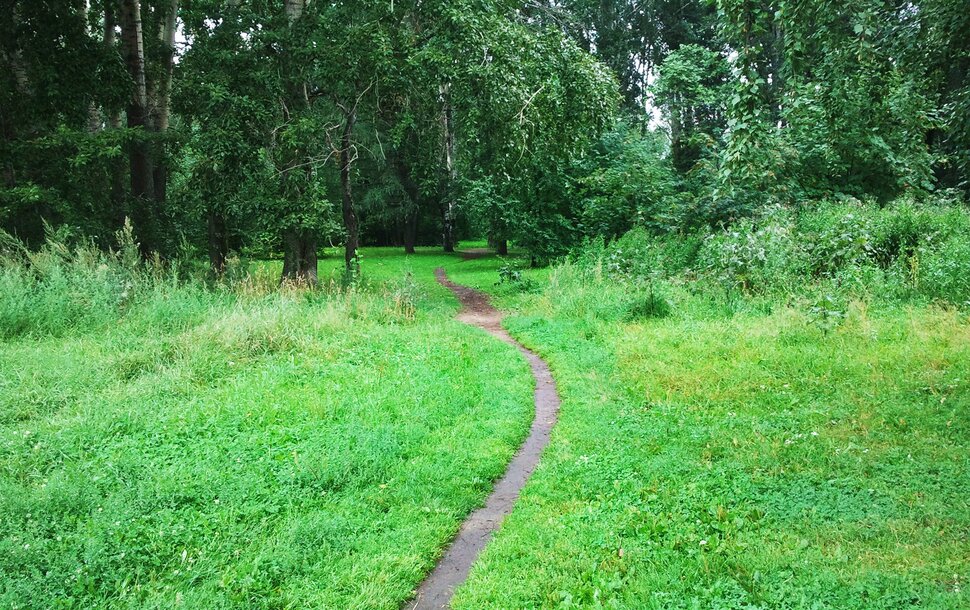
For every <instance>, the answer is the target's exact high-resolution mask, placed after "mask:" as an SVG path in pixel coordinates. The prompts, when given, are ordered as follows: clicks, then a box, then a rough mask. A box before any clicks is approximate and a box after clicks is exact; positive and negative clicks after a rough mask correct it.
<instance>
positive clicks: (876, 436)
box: [453, 204, 970, 609]
mask: <svg viewBox="0 0 970 610" xmlns="http://www.w3.org/2000/svg"><path fill="white" fill-rule="evenodd" d="M850 220H851V221H852V222H849V221H850ZM967 220H968V216H967V214H966V212H964V211H961V210H959V209H952V208H946V207H943V208H936V207H932V208H922V207H913V206H910V205H908V204H903V205H899V206H892V207H889V208H886V209H881V210H880V209H876V208H872V207H865V206H855V207H852V208H845V207H837V208H824V207H823V208H822V209H820V210H818V211H812V212H809V213H807V214H802V215H799V216H797V217H795V216H792V215H788V214H781V215H778V214H776V213H772V214H770V215H767V216H766V217H765V218H763V219H760V220H757V221H752V222H750V223H748V224H747V225H746V227H745V228H743V229H742V228H732V229H730V230H727V231H718V232H712V233H710V234H706V235H704V234H701V235H691V236H685V237H683V238H668V239H663V240H656V239H650V238H648V237H647V236H645V235H644V234H642V233H633V234H630V235H627V236H626V237H625V238H624V239H621V240H619V241H618V242H616V243H614V244H611V245H610V246H608V247H604V246H602V245H601V244H593V245H591V246H590V247H588V248H586V249H584V250H583V251H581V252H580V253H578V254H577V256H575V257H574V261H573V262H571V263H568V264H566V265H564V266H560V267H558V268H554V269H552V270H551V271H546V270H541V271H537V272H532V271H529V270H523V271H522V272H521V274H522V275H521V280H520V282H522V283H524V285H525V287H526V288H528V286H529V283H530V282H531V283H538V284H541V285H542V286H543V288H542V290H540V291H538V292H537V293H536V292H533V291H532V290H530V289H523V290H521V291H518V292H517V291H516V290H515V289H514V288H511V287H509V286H510V283H509V282H504V283H500V284H498V285H493V287H492V290H495V291H496V293H497V298H498V299H499V300H500V301H501V302H503V303H505V304H506V306H514V307H516V308H517V309H518V311H517V313H516V315H514V316H513V317H512V318H510V319H509V320H508V327H509V329H510V330H511V331H512V333H513V334H514V335H515V336H516V337H517V338H518V339H519V340H520V341H523V342H524V343H526V344H527V345H528V346H529V347H531V348H533V349H536V350H538V351H539V353H541V354H542V355H543V356H544V357H546V358H547V359H548V360H549V362H550V364H551V366H552V368H553V373H554V375H555V376H556V378H557V380H558V383H559V387H560V392H561V394H562V397H563V405H562V414H561V418H560V422H559V424H558V426H557V428H556V430H555V432H554V435H553V440H552V444H551V445H550V447H549V450H548V451H547V452H546V454H545V455H544V457H543V461H542V463H541V464H540V467H539V470H538V471H537V473H536V475H535V476H534V478H533V479H532V481H531V482H530V484H529V485H528V486H527V488H526V490H525V492H524V494H523V497H522V499H521V500H520V502H519V504H518V505H517V506H516V510H515V512H513V514H512V516H511V517H510V518H509V520H508V521H507V522H506V524H505V526H504V527H503V529H502V531H501V532H500V533H499V535H498V536H497V538H496V540H495V541H494V543H493V544H492V545H491V546H490V547H489V548H488V549H487V550H486V552H485V553H484V555H483V556H482V558H481V559H480V561H479V563H478V564H477V566H476V567H475V569H474V570H473V573H472V577H471V579H470V581H469V583H468V584H467V585H466V586H465V588H463V589H462V590H461V591H460V592H459V594H458V596H457V598H456V603H455V604H454V606H455V607H456V608H469V609H471V608H532V607H543V608H573V607H576V608H600V607H602V608H631V609H632V608H833V609H834V608H839V609H843V608H859V609H862V608H866V609H869V608H886V609H889V608H903V607H921V608H939V609H944V608H958V607H964V606H966V605H967V604H968V603H970V602H968V599H967V593H966V584H967V579H968V577H970V574H968V572H967V568H968V565H967V562H966V557H968V556H970V541H968V540H970V539H968V533H970V532H968V526H970V502H968V500H967V498H970V468H968V467H970V463H968V461H967V455H968V439H970V321H968V318H967V305H968V298H970V289H968V286H967V283H966V282H967V281H968V278H970V272H968V269H967V268H966V261H967V260H968V259H966V258H960V257H954V256H953V255H952V253H953V252H959V251H962V250H963V249H965V248H966V247H967V244H968V243H970V231H968V224H967ZM860 227H861V229H860ZM822 251H825V252H827V253H828V254H827V255H826V256H825V257H821V256H820V255H819V254H818V253H819V252H822ZM836 253H837V254H836ZM732 256H733V257H734V258H732ZM793 261H803V263H801V264H799V263H797V262H793ZM471 264H475V263H463V264H462V266H459V267H458V272H455V273H453V277H454V278H455V279H456V280H457V281H466V282H469V283H474V284H477V285H479V286H481V287H483V288H489V281H488V279H489V273H488V271H487V267H488V266H489V264H488V263H478V264H477V266H478V270H476V271H472V272H465V271H464V270H465V269H466V265H471ZM773 265H775V266H774V267H772V266H773ZM505 275H508V272H506V274H505ZM491 277H492V278H494V274H493V275H491ZM493 281H494V280H493ZM657 299H662V302H663V303H664V306H663V308H662V309H658V308H657V307H656V306H655V305H653V306H646V305H645V303H650V302H652V301H656V300H657ZM524 549H527V551H524Z"/></svg>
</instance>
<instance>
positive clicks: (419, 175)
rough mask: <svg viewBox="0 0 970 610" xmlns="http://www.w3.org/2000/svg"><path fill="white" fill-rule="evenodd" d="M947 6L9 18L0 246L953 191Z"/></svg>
mask: <svg viewBox="0 0 970 610" xmlns="http://www.w3.org/2000/svg"><path fill="white" fill-rule="evenodd" d="M968 15H970V13H968V11H966V10H963V7H961V3H960V2H954V1H952V0H921V1H920V2H915V3H913V2H908V3H895V2H887V1H885V0H865V1H864V2H857V3H853V4H852V5H851V7H845V6H843V5H842V3H838V2H832V1H831V0H775V1H772V2H749V1H747V0H745V1H740V0H720V1H718V2H684V1H683V0H662V1H658V2H650V3H639V2H630V1H629V0H614V1H610V2H598V1H597V2H590V1H587V0H568V1H566V2H518V1H515V0H398V1H395V2H386V1H383V0H380V1H378V0H367V1H355V2H317V1H310V0H285V1H283V0H279V1H272V0H254V1H251V2H238V1H231V0H198V1H195V2H181V3H180V2H178V0H94V1H92V2H88V3H78V2H71V1H68V0H58V1H54V2H41V3H38V2H26V1H16V2H14V3H13V6H12V8H11V10H9V11H4V13H3V15H0V34H2V36H0V78H2V86H0V126H2V129H0V132H2V140H0V165H2V182H0V228H3V229H4V230H5V231H7V232H8V233H12V234H15V235H17V236H18V237H19V238H20V239H22V240H25V241H26V242H28V243H29V244H30V245H31V246H32V247H37V246H39V245H40V243H41V242H42V241H43V236H44V225H45V223H46V224H49V225H54V226H56V225H63V224H66V225H70V226H71V227H73V230H74V231H79V232H80V233H82V234H84V235H88V236H91V237H93V238H94V239H95V240H96V241H97V242H98V243H100V244H102V245H105V246H106V245H108V244H110V242H111V236H112V235H113V234H114V233H115V232H116V231H118V230H119V229H121V227H122V226H123V224H124V222H125V219H126V218H129V219H131V222H132V223H133V226H134V234H135V238H136V240H137V242H138V243H139V244H140V249H141V251H142V254H143V256H146V257H147V256H149V255H150V254H151V252H154V251H157V252H160V253H161V255H162V256H163V258H170V257H172V256H173V255H175V253H176V251H177V250H179V248H183V247H184V246H185V245H188V246H190V247H192V248H194V249H195V250H197V251H207V252H208V254H209V258H210V261H211V265H212V267H213V270H214V271H216V272H217V273H221V272H222V270H223V269H224V266H225V264H226V260H227V257H228V256H230V252H232V251H246V252H254V253H258V254H261V255H274V254H278V253H282V254H283V255H284V259H285V261H286V264H285V265H284V275H286V276H289V277H292V278H302V279H305V280H310V281H313V280H314V279H315V277H316V258H317V253H318V250H319V249H320V247H321V246H323V245H324V244H327V243H338V244H343V245H344V246H345V250H346V252H345V262H346V267H347V269H348V270H351V271H353V270H355V269H356V267H357V264H358V262H359V261H358V260H357V256H356V252H357V247H358V245H359V244H361V243H370V244H398V245H403V246H404V247H405V248H406V249H407V250H409V251H410V250H412V249H413V248H414V245H415V244H418V243H423V244H440V245H443V246H444V248H445V250H446V251H447V250H450V249H452V248H453V246H454V243H455V240H456V239H457V238H459V237H461V236H462V235H470V234H475V235H484V236H486V237H487V238H488V240H489V242H490V243H491V244H492V245H493V246H495V247H497V248H499V249H500V250H504V249H505V248H506V247H507V244H508V242H509V241H512V242H513V243H514V244H516V245H517V246H519V247H521V248H524V249H525V250H526V251H527V252H528V253H529V254H530V255H531V257H532V259H533V261H534V262H540V261H543V260H547V259H549V258H551V257H553V256H556V255H558V254H561V253H563V252H565V251H566V250H568V249H569V248H570V247H572V246H574V245H576V244H578V243H580V242H581V241H582V240H583V239H585V238H589V237H595V236H602V237H605V238H607V239H611V238H613V237H616V236H618V235H621V234H622V233H624V232H625V231H627V230H629V229H630V228H632V227H635V226H636V227H642V228H644V229H646V230H648V231H650V232H661V233H662V232H665V231H670V230H675V231H676V230H695V229H697V228H701V227H705V226H717V225H719V224H730V223H733V222H735V221H737V220H739V219H741V218H745V217H750V216H752V215H757V214H760V213H762V210H763V209H764V208H765V207H766V206H776V205H781V206H786V207H788V208H793V207H796V206H797V207H799V208H804V207H806V206H807V207H811V206H813V205H814V204H813V203H812V202H814V201H819V200H826V199H831V198H833V197H843V196H850V197H853V198H856V199H859V200H865V201H874V202H877V203H880V204H884V203H886V202H888V201H890V200H892V199H895V198H897V197H900V196H906V197H909V198H911V199H914V200H919V199H923V198H925V197H926V196H927V195H928V194H930V193H933V192H934V191H940V190H944V189H951V190H950V191H948V194H947V195H946V198H949V199H957V200H959V199H960V198H962V197H963V196H964V195H965V193H966V190H967V188H968V179H970V173H968V172H970V165H968V163H970V161H968V157H967V152H966V151H967V150H968V149H970V146H968V143H970V122H968V121H970V118H968V117H970V83H968V82H967V78H966V73H967V68H968V67H970V65H968V64H970V45H968V42H967V40H968V37H967V36H966V35H965V32H967V31H970V23H968V21H967V20H968V19H970V17H968Z"/></svg>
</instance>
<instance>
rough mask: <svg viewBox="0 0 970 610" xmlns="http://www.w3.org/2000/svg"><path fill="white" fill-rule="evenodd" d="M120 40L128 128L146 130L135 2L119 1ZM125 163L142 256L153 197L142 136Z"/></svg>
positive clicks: (148, 241)
mask: <svg viewBox="0 0 970 610" xmlns="http://www.w3.org/2000/svg"><path fill="white" fill-rule="evenodd" d="M121 41H122V50H123V53H124V57H125V63H126V64H127V66H128V73H129V75H130V76H131V80H132V81H133V82H134V87H133V89H132V94H131V99H130V101H129V102H128V127H129V128H139V127H140V128H141V130H142V132H145V131H147V129H148V127H149V125H148V92H147V87H146V81H145V44H144V37H143V33H142V22H141V5H140V1H139V0H121ZM128 160H129V164H130V168H131V196H132V197H133V198H134V199H135V200H136V201H135V206H134V209H133V210H132V217H133V218H132V221H133V223H134V225H135V229H136V231H137V232H138V237H139V239H140V241H141V245H142V253H143V254H148V253H149V252H150V251H151V250H152V248H153V247H154V246H155V244H154V238H155V235H154V230H153V229H154V227H153V224H154V218H153V217H154V209H153V207H152V201H153V200H154V198H155V193H154V179H153V173H154V171H153V163H152V156H151V150H150V146H149V144H148V142H147V141H145V139H144V133H142V134H140V136H138V137H137V139H136V140H135V141H132V142H131V143H130V144H129V146H128Z"/></svg>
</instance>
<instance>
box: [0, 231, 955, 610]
mask: <svg viewBox="0 0 970 610" xmlns="http://www.w3.org/2000/svg"><path fill="white" fill-rule="evenodd" d="M340 264H341V261H340V260H339V259H338V258H336V257H335V258H329V259H326V260H325V261H324V262H323V264H322V268H323V269H322V270H323V271H324V274H325V275H326V271H325V270H327V269H333V270H334V274H333V277H334V278H337V277H339V266H340ZM501 264H502V263H501V262H500V261H498V260H497V259H495V258H486V259H479V260H473V261H460V260H458V259H456V258H453V257H446V256H443V255H440V254H435V253H434V252H432V251H424V252H421V253H419V254H418V255H416V256H413V257H405V256H403V255H402V254H400V253H399V252H397V251H395V250H382V249H371V248H366V249H364V286H365V287H367V288H366V290H364V291H363V292H356V293H351V294H350V295H340V296H329V297H328V296H325V295H318V296H314V297H312V298H305V297H300V296H295V295H293V294H287V293H285V294H283V295H279V296H260V294H255V295H249V296H247V295H243V296H239V297H233V296H229V295H225V294H222V295H218V294H217V295H199V294H194V293H191V291H177V292H173V293H171V294H167V295H166V296H164V298H159V299H155V300H153V301H152V302H151V303H150V304H146V305H144V306H142V307H141V308H140V309H137V310H135V311H132V312H130V313H129V314H128V315H127V316H126V317H125V318H124V319H122V320H121V321H120V323H119V324H118V325H117V326H115V327H113V328H111V329H109V330H104V331H98V332H88V333H81V334H74V335H70V336H66V337H63V338H59V339H50V338H48V339H19V340H16V341H11V342H7V343H3V344H0V346H2V349H0V371H2V372H3V375H0V607H3V608H6V607H15V606H21V607H36V608H48V607H57V604H58V603H61V604H62V606H64V607H70V599H71V598H73V599H74V600H75V603H74V606H75V607H109V608H110V607H125V608H129V607H133V608H169V607H174V606H176V605H177V604H178V603H179V602H181V603H182V604H183V606H184V607H188V608H219V607H234V608H303V607H313V608H353V607H360V608H371V607H373V608H397V607H398V606H399V604H400V602H401V600H403V599H404V598H406V597H407V596H408V594H409V591H410V590H411V589H412V588H413V587H414V585H415V584H416V583H417V582H418V581H420V579H421V577H422V576H423V574H424V572H425V571H426V570H427V569H428V568H429V566H430V565H431V563H432V562H433V560H434V557H435V556H436V554H437V553H438V552H439V551H440V547H441V545H442V544H443V543H444V542H445V541H446V540H447V539H448V538H449V536H450V535H451V533H452V532H453V531H454V529H455V527H456V526H457V524H458V522H459V521H460V519H461V518H462V517H463V516H464V514H466V513H467V511H468V510H469V509H470V508H471V507H472V506H474V505H476V504H477V503H478V502H480V501H481V499H482V498H483V497H484V495H485V493H486V492H487V489H488V487H489V482H490V481H491V479H492V478H494V477H495V476H496V475H497V474H498V473H500V472H501V471H502V469H503V467H504V464H505V462H506V461H507V460H508V459H509V457H510V456H511V453H512V451H513V448H514V447H515V446H516V445H517V443H518V442H519V440H521V438H522V437H523V435H524V433H525V430H526V428H527V426H528V422H529V419H530V415H531V395H530V391H531V383H530V381H529V376H528V372H527V369H526V367H525V365H524V364H523V362H522V361H521V359H520V358H518V357H516V356H515V355H514V351H513V350H511V349H510V348H509V347H507V346H504V345H502V344H500V343H498V342H496V341H492V340H490V339H488V338H487V337H486V336H485V335H484V334H483V333H481V332H479V331H476V330H474V329H470V328H467V327H465V326H463V325H460V324H458V323H456V322H453V321H452V320H451V319H450V318H451V316H452V314H453V313H454V311H455V301H454V299H452V298H451V296H450V295H449V294H448V293H447V292H446V291H444V290H443V289H442V288H440V287H438V286H437V285H435V284H434V283H433V279H432V271H433V269H434V267H436V266H438V265H444V266H446V267H447V268H448V271H449V274H450V275H451V277H452V279H454V280H455V281H457V282H460V283H465V284H469V285H473V286H477V287H479V288H482V289H485V290H489V291H491V292H492V293H493V294H494V300H495V302H496V303H497V304H499V305H500V306H502V307H505V308H507V309H509V310H512V311H513V315H512V316H511V317H510V318H509V319H508V324H507V325H508V327H509V328H510V329H511V331H512V333H513V334H514V335H516V336H517V337H518V338H519V339H520V340H522V341H523V342H525V343H526V344H528V345H530V346H532V347H534V348H535V349H537V350H538V351H540V352H541V353H543V354H544V355H545V356H546V357H547V358H548V360H549V361H550V363H551V365H552V367H553V372H554V374H555V375H556V377H557V380H558V382H559V386H560V390H561V392H562V395H563V399H564V400H563V405H562V413H561V419H560V423H559V425H558V427H557V428H556V430H555V431H554V434H553V439H552V444H551V445H550V447H549V448H548V450H547V452H546V454H545V455H544V458H543V462H542V463H541V464H540V466H539V468H538V470H537V471H536V474H535V476H534V478H533V479H532V481H531V482H530V483H529V485H528V486H527V488H526V490H525V492H524V494H523V496H522V499H521V501H520V502H519V503H518V505H517V506H516V509H515V511H514V512H513V514H512V515H511V517H510V518H509V519H508V520H507V521H506V523H505V525H504V527H503V529H502V530H501V531H500V532H499V534H498V536H497V537H496V538H495V539H494V541H493V543H492V544H491V545H490V546H489V547H488V548H487V549H486V551H485V553H484V555H483V556H482V558H481V560H480V561H479V563H478V564H477V565H476V566H475V568H474V569H473V572H472V575H471V579H470V581H469V582H468V584H467V585H466V586H465V587H463V588H462V589H461V590H460V591H459V593H458V596H457V598H456V600H455V607H456V609H458V610H462V609H476V610H477V609H479V608H502V609H504V608H509V609H512V608H568V607H584V608H598V607H603V608H611V607H618V608H631V609H633V608H699V609H707V608H832V609H841V608H859V609H862V608H877V609H878V608H887V609H889V608H893V609H896V608H908V607H920V608H939V609H951V608H963V607H970V603H968V598H967V593H966V592H965V591H966V588H967V581H968V579H970V573H968V557H970V506H968V501H970V500H968V499H970V463H968V462H970V457H968V456H970V451H968V449H970V322H968V320H967V318H966V316H965V314H959V313H955V312H952V311H944V310H940V309H936V308H928V307H920V308H902V307H882V308H878V309H877V308H873V310H872V311H868V310H867V309H866V308H865V306H862V305H857V306H856V307H854V308H853V309H852V311H851V312H850V314H849V316H848V318H847V319H846V320H845V321H844V322H843V323H842V324H841V325H840V326H839V327H838V328H835V329H834V330H826V328H827V327H826V326H825V325H820V324H819V323H818V321H817V320H814V319H812V318H811V317H810V316H806V315H805V314H804V313H801V309H799V308H798V307H795V308H789V307H783V306H779V305H776V304H771V303H768V304H765V303H749V304H745V303H741V304H737V303H734V304H732V305H731V306H730V307H721V306H718V305H717V304H713V305H712V303H711V302H709V301H706V300H704V299H702V298H701V297H699V296H691V295H689V294H687V293H686V292H683V293H681V292H677V293H675V294H674V295H673V299H672V300H673V301H674V306H673V315H672V316H670V317H668V318H664V319H660V320H639V321H636V320H629V319H626V320H625V318H624V317H623V316H621V315H614V314H615V312H616V311H620V310H621V309H622V308H621V307H620V306H619V305H617V304H618V303H620V304H622V303H623V302H624V301H623V298H624V292H623V291H624V289H623V288H618V287H616V286H609V285H606V284H599V283H592V284H591V283H589V282H585V281H579V282H577V281H572V282H570V281H567V280H568V273H566V272H558V271H556V272H550V271H548V270H542V271H538V272H529V273H528V274H527V275H529V276H530V277H532V278H533V279H534V280H535V286H536V290H535V291H533V292H521V291H519V290H517V289H516V288H514V287H510V286H508V285H501V286H498V285H496V280H497V279H498V274H497V272H496V271H497V269H498V267H499V266H500V265H501ZM276 270H277V267H275V266H274V265H268V266H267V269H266V273H269V274H270V275H273V274H275V272H276ZM408 273H410V279H408V277H409V276H408ZM256 292H257V293H258V292H259V291H256ZM611 312H613V313H611ZM624 320H625V321H624Z"/></svg>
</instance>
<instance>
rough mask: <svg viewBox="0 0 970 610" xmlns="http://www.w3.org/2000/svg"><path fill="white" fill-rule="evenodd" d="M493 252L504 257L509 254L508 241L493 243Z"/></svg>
mask: <svg viewBox="0 0 970 610" xmlns="http://www.w3.org/2000/svg"><path fill="white" fill-rule="evenodd" d="M495 252H497V253H498V254H501V255H502V256H505V255H506V254H508V253H509V240H507V239H499V240H496V241H495Z"/></svg>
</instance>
